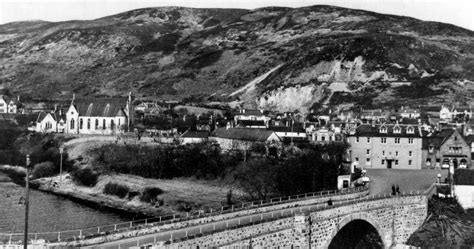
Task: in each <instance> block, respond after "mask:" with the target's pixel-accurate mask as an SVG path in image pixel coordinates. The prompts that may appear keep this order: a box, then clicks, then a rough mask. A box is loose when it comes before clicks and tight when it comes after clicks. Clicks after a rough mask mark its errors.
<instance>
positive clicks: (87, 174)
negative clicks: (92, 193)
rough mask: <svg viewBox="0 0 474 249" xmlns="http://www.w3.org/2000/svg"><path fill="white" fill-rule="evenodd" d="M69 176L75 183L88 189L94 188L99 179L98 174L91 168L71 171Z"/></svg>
mask: <svg viewBox="0 0 474 249" xmlns="http://www.w3.org/2000/svg"><path fill="white" fill-rule="evenodd" d="M71 176H72V178H73V179H74V181H75V182H77V183H79V184H82V185H84V186H88V187H94V186H95V185H96V184H97V181H98V179H99V174H98V173H97V172H95V171H94V170H92V169H91V168H83V169H78V168H76V169H73V171H72V172H71Z"/></svg>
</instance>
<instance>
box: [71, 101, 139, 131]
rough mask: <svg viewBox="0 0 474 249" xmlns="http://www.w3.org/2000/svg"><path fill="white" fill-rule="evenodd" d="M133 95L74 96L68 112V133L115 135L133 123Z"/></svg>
mask: <svg viewBox="0 0 474 249" xmlns="http://www.w3.org/2000/svg"><path fill="white" fill-rule="evenodd" d="M131 103H132V101H131V95H129V97H128V99H127V98H96V99H88V100H87V99H85V100H76V99H74V98H73V100H72V102H71V105H70V107H69V109H68V111H67V112H66V124H67V125H66V131H65V132H66V133H72V134H101V135H113V134H116V133H118V132H124V131H127V130H128V128H129V127H130V126H131V125H132V123H131V122H132V121H133V111H131V110H132V109H131V108H132V106H131Z"/></svg>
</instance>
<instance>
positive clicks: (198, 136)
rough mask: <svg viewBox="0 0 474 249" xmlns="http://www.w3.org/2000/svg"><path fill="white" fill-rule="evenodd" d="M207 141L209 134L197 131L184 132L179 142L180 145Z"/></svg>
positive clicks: (204, 131)
mask: <svg viewBox="0 0 474 249" xmlns="http://www.w3.org/2000/svg"><path fill="white" fill-rule="evenodd" d="M208 139H209V132H208V131H206V130H198V131H191V130H187V131H185V132H184V133H183V134H182V135H181V136H180V140H181V143H182V144H194V143H204V142H207V141H208Z"/></svg>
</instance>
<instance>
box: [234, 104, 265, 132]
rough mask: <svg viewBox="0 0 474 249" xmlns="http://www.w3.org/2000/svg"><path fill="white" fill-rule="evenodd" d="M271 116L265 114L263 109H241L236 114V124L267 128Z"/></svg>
mask: <svg viewBox="0 0 474 249" xmlns="http://www.w3.org/2000/svg"><path fill="white" fill-rule="evenodd" d="M270 120H271V118H270V117H268V116H267V115H265V114H264V112H263V110H246V109H240V110H239V113H238V114H236V115H235V116H234V122H235V124H236V126H240V127H247V128H257V129H259V128H266V127H268V122H270Z"/></svg>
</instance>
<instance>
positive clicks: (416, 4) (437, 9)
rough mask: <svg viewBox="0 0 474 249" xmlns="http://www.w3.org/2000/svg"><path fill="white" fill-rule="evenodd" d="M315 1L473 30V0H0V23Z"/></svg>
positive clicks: (85, 18)
mask: <svg viewBox="0 0 474 249" xmlns="http://www.w3.org/2000/svg"><path fill="white" fill-rule="evenodd" d="M316 4H329V5H336V6H341V7H349V8H356V9H365V10H371V11H376V12H380V13H387V14H395V15H405V16H411V17H415V18H418V19H422V20H427V21H439V22H445V23H451V24H454V25H457V26H461V27H464V28H468V29H470V30H474V18H473V16H474V14H473V13H474V0H159V1H158V0H155V1H152V0H135V1H133V0H49V1H48V0H0V24H3V23H8V22H14V21H24V20H46V21H65V20H88V19H95V18H99V17H103V16H107V15H112V14H116V13H120V12H123V11H127V10H132V9H137V8H145V7H158V6H185V7H200V8H244V9H254V8H259V7H265V6H288V7H301V6H309V5H316Z"/></svg>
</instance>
